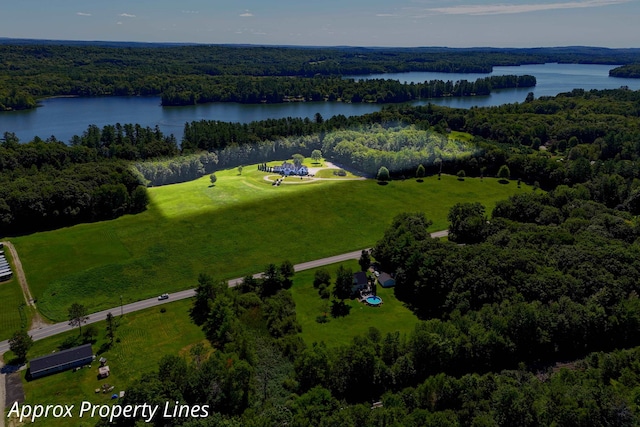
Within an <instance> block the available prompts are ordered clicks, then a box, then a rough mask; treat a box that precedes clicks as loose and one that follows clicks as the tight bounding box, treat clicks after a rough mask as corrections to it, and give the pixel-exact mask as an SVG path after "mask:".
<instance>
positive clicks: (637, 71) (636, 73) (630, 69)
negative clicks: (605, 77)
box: [609, 64, 640, 79]
mask: <svg viewBox="0 0 640 427" xmlns="http://www.w3.org/2000/svg"><path fill="white" fill-rule="evenodd" d="M609 75H610V76H611V77H627V78H631V79H640V64H629V65H623V66H621V67H616V68H614V69H613V70H610V71H609Z"/></svg>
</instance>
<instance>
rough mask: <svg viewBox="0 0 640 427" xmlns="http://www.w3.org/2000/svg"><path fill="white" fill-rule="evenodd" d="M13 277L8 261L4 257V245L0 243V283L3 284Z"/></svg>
mask: <svg viewBox="0 0 640 427" xmlns="http://www.w3.org/2000/svg"><path fill="white" fill-rule="evenodd" d="M12 277H13V272H12V271H11V266H10V265H9V260H7V258H6V257H5V255H4V245H3V244H2V243H0V282H5V281H7V280H9V279H11V278H12Z"/></svg>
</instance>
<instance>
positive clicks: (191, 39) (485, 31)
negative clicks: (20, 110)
mask: <svg viewBox="0 0 640 427" xmlns="http://www.w3.org/2000/svg"><path fill="white" fill-rule="evenodd" d="M638 17H640V0H539V1H536V0H517V1H501V0H495V1H491V0H490V1H479V0H449V1H444V0H386V1H381V0H322V1H309V0H271V1H269V0H234V1H227V0H179V1H177V0H99V1H96V0H13V1H10V0H7V1H3V2H2V3H1V4H0V37H9V38H31V39H54V40H91V41H94V40H100V41H136V42H179V43H207V44H227V43H231V44H260V45H308V46H309V45H310V46H339V45H349V46H398V47H413V46H447V47H479V46H491V47H539V46H576V45H581V46H601V47H612V48H623V47H636V48H638V47H640V29H638V26H637V20H638Z"/></svg>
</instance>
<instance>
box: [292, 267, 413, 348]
mask: <svg viewBox="0 0 640 427" xmlns="http://www.w3.org/2000/svg"><path fill="white" fill-rule="evenodd" d="M339 265H340V264H334V265H330V266H327V267H324V268H326V269H327V271H329V272H330V273H331V278H332V283H333V281H334V280H335V276H336V270H337V268H338V266H339ZM342 265H344V266H345V267H348V268H351V270H352V271H353V272H354V273H355V272H356V271H359V270H360V266H359V265H358V262H357V261H355V260H354V261H349V262H345V263H342ZM315 271H316V270H307V271H303V272H300V273H296V275H295V277H294V280H293V286H292V287H291V293H292V294H293V299H294V300H295V302H296V315H297V318H298V322H299V323H300V325H301V326H302V333H301V334H300V335H301V336H302V338H303V339H304V341H305V343H306V344H307V345H311V344H312V343H313V342H320V341H324V342H325V343H326V344H327V346H328V347H334V346H339V345H343V344H349V343H350V342H351V340H352V339H353V337H355V336H357V335H364V334H365V333H366V332H367V331H368V330H369V327H370V326H374V327H376V328H377V329H378V330H380V332H382V335H383V336H384V335H385V334H386V333H387V332H394V331H400V333H401V334H408V333H409V332H410V331H412V330H413V328H414V326H415V325H416V323H418V318H417V317H416V316H415V315H414V314H413V313H412V312H411V311H410V310H409V309H408V308H406V307H405V306H404V305H403V304H402V302H400V301H398V299H397V298H396V297H395V294H394V291H393V289H392V288H387V289H385V288H383V287H381V286H378V287H377V295H378V296H379V297H380V298H382V301H383V304H382V305H381V306H379V307H369V306H367V305H365V304H363V303H360V302H358V301H356V300H352V301H348V302H347V303H348V305H349V306H350V307H351V311H350V312H349V314H348V315H347V316H344V317H338V318H333V317H331V315H329V319H330V320H329V322H328V323H318V322H316V317H318V316H319V315H322V314H323V313H324V312H328V311H329V310H330V308H329V307H330V304H331V303H330V300H323V299H321V298H320V296H319V295H318V291H317V289H315V288H314V287H313V277H314V274H315Z"/></svg>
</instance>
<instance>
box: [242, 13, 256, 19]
mask: <svg viewBox="0 0 640 427" xmlns="http://www.w3.org/2000/svg"><path fill="white" fill-rule="evenodd" d="M240 16H242V17H243V18H246V17H248V16H253V13H251V12H245V13H241V14H240Z"/></svg>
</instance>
